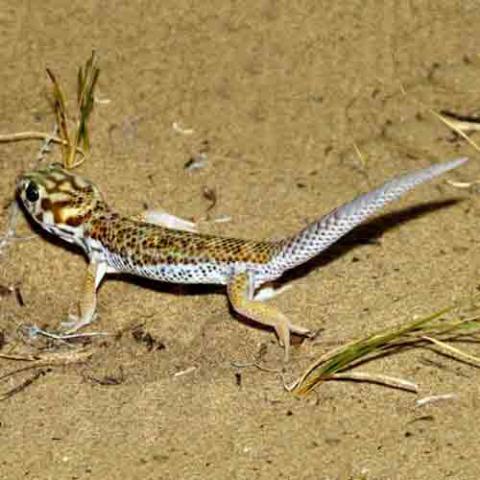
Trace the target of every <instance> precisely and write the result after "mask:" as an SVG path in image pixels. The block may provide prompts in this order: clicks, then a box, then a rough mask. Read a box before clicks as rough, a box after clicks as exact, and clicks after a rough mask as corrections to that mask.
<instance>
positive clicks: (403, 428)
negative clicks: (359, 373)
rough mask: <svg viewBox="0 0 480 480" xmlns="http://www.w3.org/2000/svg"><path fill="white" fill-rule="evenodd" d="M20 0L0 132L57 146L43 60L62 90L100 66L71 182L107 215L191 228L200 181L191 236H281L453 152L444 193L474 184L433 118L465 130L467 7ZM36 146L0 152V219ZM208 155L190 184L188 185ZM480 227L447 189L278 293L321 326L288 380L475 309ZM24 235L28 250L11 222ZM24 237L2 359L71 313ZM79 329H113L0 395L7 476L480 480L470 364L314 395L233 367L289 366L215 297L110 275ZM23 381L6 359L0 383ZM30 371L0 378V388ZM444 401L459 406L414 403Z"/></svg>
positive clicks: (78, 274)
mask: <svg viewBox="0 0 480 480" xmlns="http://www.w3.org/2000/svg"><path fill="white" fill-rule="evenodd" d="M294 4H295V6H292V5H294ZM13 5H14V3H13V2H7V1H6V0H3V1H2V2H1V6H0V25H1V27H0V59H1V64H2V68H1V70H0V86H1V88H0V102H1V116H0V132H1V133H6V132H16V131H24V130H42V131H50V129H51V127H52V122H53V117H52V115H51V111H50V108H49V105H48V102H47V100H46V91H47V90H46V85H47V83H46V80H45V74H44V68H45V67H46V66H50V67H51V68H52V69H53V70H54V71H55V72H57V74H58V76H59V77H60V78H61V80H62V82H63V84H64V85H65V86H67V87H71V88H70V89H69V96H70V98H73V85H74V83H75V73H76V69H77V68H78V66H79V65H81V64H82V63H83V62H84V61H85V59H86V58H87V56H88V55H89V53H90V51H91V49H92V48H95V49H97V51H98V54H99V56H100V62H101V68H102V73H101V78H100V83H99V91H98V94H99V97H100V99H101V100H104V102H102V103H101V104H99V105H98V106H97V110H96V113H95V117H94V121H93V125H92V139H93V151H92V156H91V158H90V160H89V161H88V162H87V163H86V164H85V165H84V166H83V167H82V168H81V172H82V173H84V174H85V175H87V176H89V177H91V178H92V179H95V181H96V182H97V183H98V184H99V185H100V186H101V188H102V190H103V191H104V192H105V194H106V196H107V197H108V199H109V201H110V202H111V203H112V204H113V205H116V206H117V207H118V209H119V210H121V211H123V212H132V213H133V212H136V211H139V210H141V209H142V208H143V206H144V205H145V204H147V205H148V206H150V207H155V206H162V207H163V208H165V209H167V210H168V211H171V212H173V213H176V214H178V215H181V216H184V217H187V218H194V219H199V218H201V217H202V216H204V215H205V212H206V210H207V208H208V206H209V202H208V200H207V199H205V197H204V195H203V193H202V192H203V191H204V188H205V187H206V188H208V189H212V190H214V191H215V192H216V196H217V204H216V206H215V207H214V209H213V210H212V211H211V212H210V215H211V216H212V217H214V218H215V217H222V216H230V217H231V218H232V221H231V222H229V223H225V224H216V225H204V226H203V227H202V228H203V230H204V231H213V232H217V233H221V234H224V235H235V236H242V237H255V238H279V237H281V236H283V235H285V234H287V233H292V232H294V231H295V230H296V229H299V228H300V227H301V226H302V225H304V224H305V222H306V221H308V220H313V219H314V218H316V217H317V216H319V215H320V214H321V213H324V212H326V211H328V210H329V209H330V208H332V207H334V206H337V205H338V204H340V203H342V202H344V201H347V200H349V199H350V198H352V197H353V196H355V195H356V194H358V193H360V192H363V191H366V190H368V189H369V188H371V187H373V186H375V185H376V184H378V183H381V182H382V181H383V180H385V179H386V178H388V177H390V176H393V175H395V174H397V173H399V172H403V171H405V170H409V169H414V168H419V167H421V166H426V165H428V164H429V163H433V162H436V161H440V160H445V159H448V158H453V157H456V156H459V155H470V156H471V157H472V161H471V162H470V164H469V165H467V166H466V167H465V168H462V169H461V170H459V171H457V172H453V173H451V174H449V175H448V178H450V179H452V180H458V181H473V180H476V179H477V178H479V175H480V168H479V167H478V163H477V161H476V159H475V157H477V156H478V155H476V154H475V151H474V150H473V149H472V148H471V147H470V146H469V145H468V144H467V143H466V142H465V141H463V140H459V139H458V138H455V136H454V135H452V133H451V132H449V131H448V129H446V128H445V126H444V125H442V124H441V123H440V122H439V121H438V120H436V119H435V118H434V117H433V116H432V115H431V114H430V113H429V109H436V110H442V109H448V110H452V111H455V112H459V113H464V114H470V115H471V114H476V113H478V112H479V105H480V87H479V82H478V79H479V75H480V57H479V53H480V48H479V45H480V29H479V28H478V25H479V24H480V9H479V8H478V5H479V4H478V2H476V1H453V0H450V1H426V0H423V1H411V2H395V1H385V2H382V1H379V0H377V1H360V0H358V1H354V0H349V1H346V2H331V1H323V0H322V1H311V2H306V1H305V2H304V1H302V2H274V1H260V2H259V1H246V2H233V1H232V2H226V1H215V2H190V1H176V2H173V1H166V2H156V1H133V2H104V1H99V0H97V1H94V0H86V1H82V2H80V1H76V0H75V1H70V2H63V1H60V0H58V1H53V0H48V1H44V2H31V1H23V2H17V4H16V6H13ZM174 122H177V124H178V125H179V126H180V127H181V128H183V129H192V130H193V133H192V134H190V135H188V134H185V133H181V132H179V131H178V129H177V130H175V129H174V128H173V127H172V125H173V123H174ZM472 138H473V139H477V141H478V140H479V136H478V135H477V136H475V135H473V136H472ZM38 148H39V143H38V142H23V143H16V144H2V145H0V166H1V173H2V174H1V175H0V202H1V203H2V205H3V204H6V203H7V202H8V201H9V200H10V199H11V198H12V194H13V185H14V181H15V178H16V176H17V175H18V174H19V173H20V172H21V171H22V170H25V169H28V168H32V167H33V166H34V165H35V156H36V154H37V151H38ZM356 149H357V150H358V151H357V150H356ZM201 152H206V154H207V164H206V167H205V168H204V169H202V170H197V171H193V172H190V171H187V170H186V169H185V168H184V167H185V164H186V163H187V162H188V160H189V159H190V158H191V157H192V156H195V155H198V154H199V153H201ZM359 152H360V155H359ZM58 155H59V154H58V151H57V150H56V151H55V152H54V153H53V154H52V156H51V158H52V160H53V159H58ZM479 215H480V203H479V199H478V194H477V193H475V192H472V191H468V190H467V191H465V190H457V189H454V188H453V187H451V186H450V185H449V184H447V183H446V182H445V179H442V180H439V181H436V182H435V183H434V184H431V185H427V186H423V187H422V188H419V189H418V190H416V191H415V192H413V193H411V194H409V195H408V197H407V198H405V199H404V200H402V201H401V202H398V203H396V204H395V205H393V206H392V207H390V208H389V209H388V210H387V212H385V213H384V214H383V215H380V216H379V217H377V219H376V220H374V221H373V222H370V223H369V225H368V226H367V227H366V228H362V229H360V231H359V232H357V234H356V235H354V236H351V237H349V240H348V241H345V242H343V244H341V245H340V246H338V247H335V248H333V249H332V250H330V251H329V252H328V254H326V255H324V256H323V257H321V259H320V260H319V261H318V262H315V263H314V264H313V265H312V266H311V268H308V269H304V270H302V271H301V272H297V273H296V274H295V275H292V276H291V282H290V283H291V285H292V287H293V288H291V289H290V290H289V291H287V292H285V293H284V294H283V295H282V296H280V297H279V298H278V299H275V300H274V301H275V303H276V304H277V305H278V306H279V307H280V308H281V309H282V310H283V311H284V312H285V313H286V314H288V315H289V316H290V317H291V318H292V319H294V320H295V322H297V323H300V324H305V325H307V326H309V327H311V328H313V329H318V328H322V329H323V331H322V333H321V335H320V336H319V337H318V338H317V340H316V341H315V342H313V343H312V342H304V343H303V344H302V345H299V346H297V347H294V348H293V355H292V356H293V358H292V360H291V362H290V364H289V372H288V375H289V376H292V377H293V375H295V374H298V373H299V372H301V370H302V367H303V366H304V365H306V364H308V362H309V361H310V360H311V359H313V358H315V357H318V356H319V355H320V354H321V353H322V352H324V351H325V350H326V349H329V348H332V347H333V346H337V345H339V344H341V343H342V342H347V341H349V340H351V339H353V338H355V337H357V336H358V335H360V334H364V333H366V332H373V331H375V330H378V329H380V328H383V327H386V326H389V325H394V324H395V323H396V322H400V321H407V320H409V319H411V318H412V317H413V315H415V314H427V313H430V312H432V311H435V310H437V309H439V308H441V307H443V306H445V305H448V304H450V303H451V302H452V301H454V300H456V299H459V298H461V297H463V296H465V295H469V294H471V293H472V292H473V291H475V289H476V288H477V286H478V271H479V267H480V260H479V257H478V253H477V250H476V248H477V245H476V239H477V236H478V218H479ZM5 225H6V213H5V212H3V213H2V216H1V217H0V226H1V227H2V229H3V228H5ZM18 231H19V233H20V234H25V235H28V234H31V233H32V232H31V227H30V226H29V224H28V223H27V222H26V220H25V219H24V218H23V217H22V218H21V219H20V222H19V227H18ZM34 235H35V236H34V238H33V239H32V240H30V241H26V242H17V243H14V244H11V245H10V246H9V247H8V249H7V250H5V251H4V255H3V256H2V257H1V258H0V284H2V285H4V286H10V285H17V284H18V285H20V289H21V293H22V296H23V300H24V306H21V305H20V304H19V302H18V299H16V298H15V295H9V294H7V293H5V292H4V294H3V295H2V296H1V298H0V309H1V310H0V331H1V332H2V337H1V338H2V339H3V340H2V350H0V353H8V352H9V351H10V350H11V348H13V346H18V345H17V344H18V331H17V329H18V326H19V325H22V324H31V323H35V324H37V325H39V326H43V327H47V328H51V329H54V328H55V327H56V326H57V324H58V322H59V321H60V320H62V319H64V318H65V316H66V313H67V311H68V309H69V306H70V305H71V304H72V303H74V302H75V300H76V298H77V295H78V290H79V286H80V283H81V280H82V277H83V272H84V268H85V259H84V258H83V257H82V255H81V254H80V252H78V251H77V250H74V249H71V248H68V247H65V246H63V245H62V244H61V243H60V242H54V241H52V240H51V239H49V238H48V237H47V236H45V235H43V236H40V235H38V232H37V233H34ZM372 240H374V241H372ZM138 326H140V327H141V328H143V331H144V332H145V333H144V334H138V333H137V334H136V335H134V334H133V332H134V329H135V328H137V332H138V328H139V327H138ZM93 328H94V329H97V330H98V331H104V332H110V333H114V334H116V335H115V336H109V337H106V338H105V339H104V340H102V341H100V342H96V343H95V344H94V346H93V348H94V356H93V358H92V359H91V360H90V361H88V362H87V363H85V364H82V365H72V366H68V367H62V368H55V367H50V368H48V367H45V368H44V369H43V370H42V371H43V372H44V374H43V375H42V376H41V377H39V378H38V379H36V380H35V381H34V382H33V383H32V385H30V386H29V387H28V388H25V389H24V390H23V391H21V392H19V393H18V394H16V395H14V396H12V397H11V398H9V399H8V400H5V401H3V402H1V403H0V478H2V479H17V478H18V479H19V478H29V479H50V478H51V479H87V478H88V479H107V478H108V479H110V478H111V479H116V478H122V479H125V478H128V479H137V478H138V479H150V478H163V479H178V478H181V479H200V478H209V479H210V478H211V479H214V478H219V479H224V478H235V479H244V478H245V479H247V478H248V479H267V478H269V479H271V478H284V479H300V478H301V479H303V478H305V479H321V480H326V479H351V480H353V479H355V480H357V479H367V480H377V479H382V480H386V479H422V480H423V479H447V478H448V479H455V480H473V479H477V478H480V465H479V460H478V457H479V453H480V448H479V443H478V438H479V436H478V427H477V413H478V408H479V406H480V404H479V393H480V390H479V386H478V385H479V383H478V381H479V378H480V377H479V374H478V371H477V370H475V369H473V368H471V367H468V366H464V365H460V364H458V363H455V362H453V361H451V360H448V359H446V358H442V357H439V356H438V355H435V354H434V353H432V352H429V351H411V352H408V353H405V354H402V355H398V356H396V357H393V358H389V359H388V360H384V361H379V362H377V363H374V364H371V365H369V366H368V370H369V371H375V372H383V373H386V374H392V375H397V376H401V377H405V378H408V379H410V380H413V381H415V382H417V383H418V384H419V386H420V393H419V395H418V396H415V395H413V394H408V393H405V392H400V391H395V390H390V389H386V388H382V387H378V386H372V385H366V384H352V383H327V384H325V385H323V386H321V387H320V388H318V389H317V390H316V392H315V393H314V394H313V395H311V396H310V397H308V398H306V399H297V398H294V397H293V396H291V395H290V394H288V393H286V392H285V391H284V390H283V388H282V385H281V382H280V380H279V378H278V375H275V374H272V373H267V372H262V371H258V370H256V369H253V368H250V369H249V368H246V369H242V370H238V369H236V368H234V367H233V366H232V362H234V361H240V362H249V361H252V359H254V358H255V355H257V353H258V352H259V350H260V349H262V350H266V355H265V361H266V364H267V365H269V366H273V367H274V366H278V365H280V362H281V356H282V350H281V349H280V347H279V346H278V345H277V343H276V340H275V337H274V335H273V334H272V333H271V332H269V331H264V330H259V329H256V328H252V327H251V326H248V325H246V324H244V323H242V322H239V321H238V320H236V319H234V318H233V317H232V315H231V314H230V313H229V310H228V307H227V302H226V299H225V296H224V295H223V292H222V290H221V289H210V288H188V289H186V288H172V287H169V286H168V285H154V284H150V283H147V282H142V281H136V280H131V279H130V280H129V279H121V278H116V279H111V280H107V281H106V282H105V283H104V285H103V286H102V288H101V291H100V294H99V322H98V323H97V324H96V325H95V326H94V327H93ZM147 334H148V335H150V337H148V335H147ZM142 339H143V340H142ZM149 339H150V340H151V342H150V343H149V342H148V340H149ZM25 348H26V347H25ZM475 348H476V347H475V346H473V347H472V351H475ZM476 351H477V353H478V348H476ZM19 366H23V364H22V365H18V364H17V363H13V362H11V361H7V360H5V359H3V360H1V362H0V373H1V374H3V373H7V372H9V371H11V370H12V369H14V368H18V367H19ZM179 372H184V374H183V375H180V376H179V375H176V374H178V373H179ZM33 373H34V372H32V371H27V372H24V373H23V374H19V375H17V376H14V377H9V378H7V379H4V380H2V381H1V382H0V388H1V392H5V391H8V390H9V389H11V388H14V387H15V386H17V385H19V384H21V383H22V382H23V381H26V380H28V379H30V378H32V375H33ZM95 379H96V380H105V379H110V380H112V379H113V380H117V381H111V382H110V383H113V384H111V385H102V384H99V383H98V382H96V381H95ZM103 383H105V382H103ZM107 383H108V382H107ZM445 393H455V394H456V395H457V399H456V400H455V401H451V402H443V403H438V404H435V405H430V406H427V407H424V408H417V407H415V401H416V400H417V398H419V397H422V396H426V395H435V394H445Z"/></svg>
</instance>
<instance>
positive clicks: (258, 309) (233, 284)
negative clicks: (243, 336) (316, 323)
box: [227, 272, 310, 362]
mask: <svg viewBox="0 0 480 480" xmlns="http://www.w3.org/2000/svg"><path fill="white" fill-rule="evenodd" d="M227 295H228V299H229V300H230V303H231V305H232V308H233V309H234V310H235V311H236V312H237V313H239V314H241V315H243V316H245V317H247V318H249V319H250V320H253V321H255V322H258V323H260V324H262V325H267V326H269V327H273V328H274V329H275V332H276V334H277V336H278V339H279V341H280V344H281V345H283V348H284V350H285V354H284V361H285V362H287V361H288V356H289V349H290V332H292V333H296V334H298V335H308V334H309V333H310V330H309V329H308V328H304V327H300V326H298V325H294V324H292V323H290V321H289V320H288V318H287V317H286V316H285V315H284V314H283V313H282V312H281V311H280V310H279V309H278V308H276V307H275V306H273V305H269V304H266V303H262V302H259V301H256V300H254V299H253V298H252V277H251V276H250V275H249V274H248V273H247V272H242V273H238V274H236V275H234V276H233V277H232V279H231V280H230V282H229V283H228V285H227Z"/></svg>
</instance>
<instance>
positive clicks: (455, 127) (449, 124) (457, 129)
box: [429, 109, 480, 152]
mask: <svg viewBox="0 0 480 480" xmlns="http://www.w3.org/2000/svg"><path fill="white" fill-rule="evenodd" d="M429 111H430V113H431V114H432V115H434V116H435V117H437V118H438V119H439V120H440V121H441V122H443V123H444V124H445V125H446V126H447V127H449V128H451V129H452V130H453V131H454V132H455V133H457V134H458V135H460V136H461V137H462V138H464V139H465V140H466V141H467V142H468V143H469V144H470V145H471V146H472V147H473V148H474V149H475V150H477V151H479V152H480V147H479V146H478V145H477V144H476V143H475V142H474V141H473V140H472V139H471V138H470V137H469V136H468V135H467V134H466V133H465V132H464V131H463V130H462V128H460V127H461V126H463V125H461V124H462V123H463V122H459V121H458V120H453V119H452V120H450V119H449V118H445V117H444V116H443V115H440V114H439V113H437V112H436V111H435V110H432V109H430V110H429ZM469 130H472V128H469Z"/></svg>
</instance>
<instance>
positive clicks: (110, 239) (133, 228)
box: [16, 158, 467, 362]
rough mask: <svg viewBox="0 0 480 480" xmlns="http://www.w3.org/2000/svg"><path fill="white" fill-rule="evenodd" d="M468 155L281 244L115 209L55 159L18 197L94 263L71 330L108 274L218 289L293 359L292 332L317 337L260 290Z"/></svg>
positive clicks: (87, 315)
mask: <svg viewBox="0 0 480 480" xmlns="http://www.w3.org/2000/svg"><path fill="white" fill-rule="evenodd" d="M466 161H467V159H466V158H459V159H455V160H452V161H449V162H444V163H438V164H434V165H432V166H429V167H427V168H423V169H421V170H416V171H413V172H410V173H406V174H403V175H400V176H398V177H395V178H393V179H391V180H390V181H388V182H386V183H384V184H383V185H381V186H380V187H378V188H376V189H374V190H372V191H370V192H368V193H365V194H363V195H360V196H358V197H356V198H355V199H353V200H352V201H350V202H348V203H345V204H344V205H342V206H340V207H337V208H335V209H334V210H332V211H331V212H330V213H328V214H326V215H324V216H322V217H320V218H319V219H318V220H316V221H314V222H313V223H311V224H309V225H308V226H306V227H304V228H303V229H301V230H300V231H299V232H298V233H297V234H295V235H292V236H287V237H285V238H283V239H281V240H277V241H267V240H265V241H256V240H244V239H237V238H228V237H221V236H217V235H209V234H205V233H198V232H196V231H195V228H194V224H192V223H190V222H188V221H186V220H182V219H180V218H178V217H175V216H174V215H170V214H167V213H164V214H160V215H155V214H151V213H149V212H144V213H142V214H138V215H135V216H133V217H126V216H123V215H121V214H119V213H118V212H116V211H115V210H114V209H113V208H111V207H110V206H109V204H108V203H107V202H106V201H105V199H104V196H103V195H102V192H101V190H100V189H99V188H98V187H97V186H96V184H95V183H93V182H92V181H90V180H88V179H86V178H84V177H83V176H81V175H78V174H75V173H73V172H72V171H70V170H67V169H66V168H64V167H63V166H62V165H60V164H58V163H54V164H51V165H48V166H43V167H40V168H38V169H36V170H33V171H30V172H27V173H24V174H22V175H20V177H19V178H18V179H17V183H16V193H17V198H18V199H19V200H20V203H21V204H22V205H23V206H24V208H25V210H26V211H27V212H28V214H29V215H30V216H31V218H32V219H33V220H34V221H35V222H36V223H38V224H39V225H40V226H41V227H42V228H43V229H44V230H46V231H47V232H48V233H50V234H52V235H55V236H57V237H60V238H61V239H63V240H65V241H67V242H69V243H72V244H74V245H77V246H78V247H80V248H81V249H82V250H83V251H84V253H85V254H86V257H87V258H88V267H87V271H86V277H85V281H84V284H83V290H82V295H81V297H80V299H79V302H78V315H70V320H71V321H70V322H69V324H68V325H67V327H66V328H67V331H68V332H74V331H76V330H78V329H80V328H82V327H84V326H86V325H88V324H89V323H91V322H92V321H93V320H94V318H95V316H96V313H95V312H96V306H97V289H98V287H99V285H100V283H101V281H102V279H103V278H104V276H105V275H106V274H109V273H128V274H134V275H138V276H141V277H146V278H149V279H153V280H159V281H162V282H174V283H184V284H192V283H194V284H217V285H223V286H225V287H226V294H227V297H228V300H229V302H230V305H231V307H232V308H233V310H234V311H235V312H237V313H238V314H240V315H241V316H243V317H246V318H248V319H250V320H252V321H254V322H256V323H258V324H261V325H263V326H266V327H270V328H272V329H273V330H274V331H275V332H276V335H277V337H278V340H279V342H280V344H281V345H282V346H283V348H284V361H285V362H286V361H288V357H289V345H290V334H291V333H294V334H297V335H301V336H308V335H310V334H311V331H310V329H308V328H305V327H303V326H300V325H296V324H294V323H292V322H291V321H290V320H289V319H288V317H287V316H286V315H284V314H283V313H282V312H281V311H280V310H279V309H278V308H277V307H275V306H274V305H272V304H271V303H270V302H266V301H264V300H266V299H267V298H269V297H272V296H273V294H272V292H271V293H270V294H267V295H263V296H262V295H261V293H262V291H261V287H262V286H264V285H265V284H268V283H269V282H272V281H273V280H276V279H278V278H279V277H280V276H281V275H282V274H283V273H284V272H286V271H287V270H290V269H292V268H295V267H297V266H299V265H301V264H303V263H305V262H307V261H308V260H310V259H311V258H313V257H316V256H317V255H319V254H320V253H321V252H323V251H324V250H325V249H326V248H328V247H329V246H330V245H332V244H333V243H334V242H336V241H337V240H338V239H340V238H341V237H342V236H344V235H345V234H347V233H348V232H350V231H351V230H352V229H354V228H355V227H356V226H358V225H359V224H361V223H362V222H364V221H365V220H366V219H367V218H369V217H371V216H372V215H373V214H374V213H375V212H377V211H378V210H379V209H381V208H382V207H384V206H385V205H386V204H388V203H390V202H392V201H394V200H396V199H398V198H399V197H401V196H402V195H403V194H404V193H406V192H407V191H409V190H411V189H412V188H414V187H416V186H417V185H419V184H421V183H424V182H426V181H429V180H431V179H433V178H434V177H437V176H438V175H441V174H443V173H445V172H447V171H449V170H452V169H454V168H457V167H459V166H460V165H462V164H464V163H465V162H466Z"/></svg>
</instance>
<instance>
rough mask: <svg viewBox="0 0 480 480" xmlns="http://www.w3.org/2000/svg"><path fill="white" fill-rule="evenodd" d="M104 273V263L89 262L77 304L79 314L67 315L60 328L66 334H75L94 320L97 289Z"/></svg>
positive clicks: (105, 270) (105, 266) (105, 265)
mask: <svg viewBox="0 0 480 480" xmlns="http://www.w3.org/2000/svg"><path fill="white" fill-rule="evenodd" d="M106 272H107V264H106V263H105V262H98V261H95V260H90V263H89V264H88V268H87V273H86V275H85V280H84V283H83V288H82V293H81V297H80V301H79V302H78V312H79V314H78V315H73V314H69V316H68V317H69V321H68V322H63V323H62V328H63V329H65V330H66V333H72V332H76V331H77V330H79V329H80V328H82V327H84V326H85V325H88V324H89V323H91V322H92V321H93V320H94V318H95V310H96V307H97V288H98V286H99V285H100V282H101V281H102V279H103V277H104V275H105V273H106Z"/></svg>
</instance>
